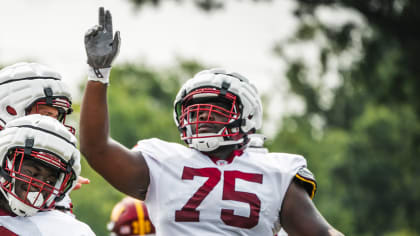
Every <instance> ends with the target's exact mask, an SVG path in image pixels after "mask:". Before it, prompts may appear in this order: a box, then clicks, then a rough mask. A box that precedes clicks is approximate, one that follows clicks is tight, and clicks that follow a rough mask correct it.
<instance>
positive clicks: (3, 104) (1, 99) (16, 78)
mask: <svg viewBox="0 0 420 236" xmlns="http://www.w3.org/2000/svg"><path fill="white" fill-rule="evenodd" d="M71 105H72V102H71V95H70V93H69V89H68V88H67V86H66V84H65V83H63V81H62V80H61V75H60V74H59V73H58V72H56V71H54V70H52V69H51V68H49V67H47V66H45V65H42V64H39V63H28V62H20V63H16V64H13V65H10V66H7V67H5V68H3V69H2V70H0V130H2V129H3V127H4V126H5V125H6V123H8V122H10V121H12V120H14V119H16V118H19V117H23V116H25V115H29V114H41V115H46V116H50V117H53V118H55V119H57V120H59V121H60V122H62V123H63V124H64V125H65V126H66V127H67V128H68V129H69V131H70V132H72V133H73V134H74V133H75V129H74V128H73V127H72V126H71V125H68V124H66V118H67V115H69V114H71V113H72V111H73V109H72V108H71ZM87 183H89V180H88V179H85V178H83V177H81V176H80V177H79V179H78V183H77V184H76V187H75V189H78V188H80V187H81V184H87ZM56 207H57V209H60V210H63V211H68V212H71V211H72V204H71V200H70V197H69V196H66V197H65V198H64V199H63V200H62V201H60V202H57V206H56Z"/></svg>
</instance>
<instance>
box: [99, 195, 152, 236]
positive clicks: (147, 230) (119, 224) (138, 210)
mask: <svg viewBox="0 0 420 236" xmlns="http://www.w3.org/2000/svg"><path fill="white" fill-rule="evenodd" d="M107 228H108V230H109V231H111V235H112V236H129V235H130V236H131V235H154V234H155V227H154V226H153V224H152V222H151V221H150V218H149V213H148V212H147V208H146V205H145V204H144V202H143V201H140V200H138V199H135V198H132V197H125V198H123V199H122V200H121V201H120V202H118V203H117V204H116V205H115V206H114V208H113V209H112V212H111V222H109V223H108V226H107Z"/></svg>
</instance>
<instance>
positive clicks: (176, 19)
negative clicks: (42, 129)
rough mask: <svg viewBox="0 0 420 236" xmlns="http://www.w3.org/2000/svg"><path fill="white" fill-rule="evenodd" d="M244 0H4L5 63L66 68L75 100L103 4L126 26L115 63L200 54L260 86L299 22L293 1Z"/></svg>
mask: <svg viewBox="0 0 420 236" xmlns="http://www.w3.org/2000/svg"><path fill="white" fill-rule="evenodd" d="M186 2H187V1H186ZM244 2H245V3H240V2H239V3H238V2H235V3H231V4H229V5H227V7H226V9H225V10H222V11H217V12H215V13H212V14H204V13H203V12H200V11H199V10H198V9H197V8H195V7H193V6H192V5H190V4H184V5H182V6H177V5H174V4H172V3H165V4H162V6H161V7H160V8H158V9H155V8H152V7H144V8H142V9H141V10H135V8H134V7H133V5H132V4H131V3H130V2H128V0H105V1H103V0H102V1H101V0H89V1H86V0H72V1H57V0H39V1H32V0H13V1H3V2H2V3H1V7H0V29H1V31H0V63H1V64H3V65H8V64H11V63H14V62H17V61H20V60H32V61H38V62H41V63H44V64H47V65H49V66H51V67H53V68H55V69H56V70H58V71H59V72H60V73H61V74H62V75H63V77H64V80H65V81H66V82H67V83H68V84H69V86H70V87H71V88H72V94H74V98H75V99H78V97H79V96H80V95H79V94H77V83H78V82H79V81H80V79H82V78H83V77H84V71H85V68H86V63H85V61H86V56H85V51H84V45H83V35H84V33H85V31H86V30H87V29H88V28H90V27H91V26H93V25H94V24H97V18H98V17H97V14H98V13H97V12H98V7H99V6H104V7H105V8H106V9H109V10H110V11H111V13H112V15H113V19H114V29H118V30H120V31H121V37H122V45H121V51H120V54H119V57H118V58H117V60H116V63H123V62H125V61H136V60H139V59H146V60H147V62H148V63H150V64H152V65H170V64H172V63H173V62H174V60H175V58H176V56H182V57H185V58H195V59H198V60H200V61H202V62H205V63H207V64H211V65H217V66H221V67H226V68H230V69H233V70H237V71H239V72H241V73H243V74H244V75H247V76H248V77H250V78H251V79H252V80H254V81H255V80H256V78H258V81H259V82H258V83H257V86H258V87H260V89H264V88H263V87H264V86H267V85H264V84H266V83H263V82H262V81H266V80H267V78H268V77H273V76H274V75H276V74H278V70H279V68H278V67H279V61H278V59H277V58H275V57H274V56H273V54H272V46H273V44H274V43H275V42H276V40H279V39H282V38H285V37H286V36H288V35H290V34H291V32H292V30H293V28H294V26H295V24H296V23H295V22H294V19H293V17H292V16H291V11H290V9H291V8H292V6H293V3H292V2H291V1H289V0H282V1H274V2H275V3H261V4H252V3H250V1H244ZM254 78H255V79H254ZM111 83H112V82H111Z"/></svg>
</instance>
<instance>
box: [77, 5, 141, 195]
mask: <svg viewBox="0 0 420 236" xmlns="http://www.w3.org/2000/svg"><path fill="white" fill-rule="evenodd" d="M119 45H120V35H119V32H118V31H117V32H116V33H115V36H114V38H113V32H112V18H111V13H110V12H109V11H106V12H105V11H104V9H103V8H102V7H101V8H100V9H99V25H96V26H94V27H93V28H91V29H90V30H88V31H87V33H86V35H85V47H86V53H87V57H88V64H89V66H90V71H89V80H88V82H87V85H86V89H85V91H84V96H83V101H82V107H81V114H80V149H81V152H82V153H83V154H84V156H85V157H86V159H87V160H88V162H89V164H90V166H91V167H92V168H93V169H95V170H96V171H97V172H98V173H99V174H100V175H102V176H103V177H104V178H105V179H106V180H107V181H108V182H109V183H110V184H112V185H113V186H114V187H115V188H117V189H118V190H119V191H121V192H123V193H125V194H128V195H131V196H133V197H136V198H140V199H144V194H145V191H146V189H147V187H148V184H149V171H148V167H147V165H146V162H145V160H144V158H143V156H142V155H141V153H135V152H132V151H131V150H129V149H127V148H126V147H124V146H123V145H121V144H119V143H118V142H116V141H114V140H112V138H111V137H110V136H109V118H108V104H107V88H108V83H109V81H108V78H109V72H110V69H111V63H112V61H113V60H114V59H115V57H116V56H117V54H118V51H119Z"/></svg>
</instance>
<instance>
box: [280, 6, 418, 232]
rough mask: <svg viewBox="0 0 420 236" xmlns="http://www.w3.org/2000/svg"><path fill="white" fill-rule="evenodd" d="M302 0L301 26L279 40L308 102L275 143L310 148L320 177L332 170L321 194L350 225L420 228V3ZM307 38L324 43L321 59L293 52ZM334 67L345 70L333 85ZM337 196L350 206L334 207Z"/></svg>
mask: <svg viewBox="0 0 420 236" xmlns="http://www.w3.org/2000/svg"><path fill="white" fill-rule="evenodd" d="M297 2H298V7H297V8H296V12H295V13H296V14H295V15H296V17H297V18H298V19H299V22H300V26H299V28H298V30H297V31H296V34H295V36H294V37H293V38H292V39H291V40H289V41H287V42H280V43H279V44H278V45H277V46H276V48H275V49H276V51H277V53H279V55H280V56H282V57H283V59H285V60H286V61H287V62H288V66H289V67H288V68H289V69H288V73H287V76H288V81H289V84H290V87H291V90H292V92H293V93H295V94H296V95H298V96H299V97H300V98H301V99H302V100H303V101H304V105H305V111H304V113H303V114H301V115H293V116H290V117H288V118H287V119H286V122H284V124H285V126H283V129H282V130H281V131H280V133H279V134H278V135H277V136H276V138H275V139H274V141H273V143H272V144H275V145H276V146H278V147H283V148H287V149H291V150H292V151H295V152H298V153H303V154H305V155H309V156H307V158H308V161H309V163H310V166H312V167H313V170H314V172H315V173H318V174H320V175H321V176H320V177H321V178H322V179H321V180H322V181H320V183H325V180H324V176H327V177H328V178H330V179H331V181H330V182H328V181H327V182H326V183H327V185H326V186H325V187H326V189H325V191H324V190H322V188H320V189H321V190H320V191H323V192H324V193H328V195H329V197H324V196H325V195H324V194H323V193H320V194H319V195H320V196H318V197H319V198H318V199H315V201H319V202H320V205H321V208H322V209H327V210H326V212H327V214H326V217H327V218H330V219H331V220H330V221H331V222H332V223H333V224H335V225H337V227H338V228H339V229H343V231H344V232H345V233H347V234H349V235H388V234H389V235H419V234H420V233H419V231H418V229H419V228H420V220H419V219H420V217H419V213H418V212H420V206H419V200H418V199H419V195H420V191H419V190H418V188H416V187H414V186H417V185H418V181H417V180H418V178H419V177H420V176H419V173H420V172H419V165H416V164H415V163H416V162H415V161H416V160H415V159H416V157H418V156H419V153H420V152H419V151H420V149H419V147H420V143H419V142H420V132H419V128H418V126H419V124H420V122H419V121H420V119H419V118H420V117H419V116H420V106H419V101H420V98H419V96H420V95H419V93H416V91H417V90H418V88H419V87H420V82H419V80H417V79H416V75H417V74H418V70H419V67H418V65H417V64H416V58H417V55H419V52H420V47H419V46H418V43H416V42H418V41H419V37H420V34H418V32H417V31H418V30H419V29H418V27H412V26H413V25H417V24H418V23H420V17H419V16H418V14H416V10H415V9H419V4H420V3H419V2H418V1H409V0H407V1H398V0H395V1H393V0H389V1H374V0H368V1H347V0H328V1H309V0H297ZM334 11H335V12H340V13H342V14H349V15H353V16H354V15H356V16H357V17H356V18H357V19H359V20H360V19H362V22H363V23H357V21H353V20H347V21H344V22H342V23H341V24H338V23H337V22H335V24H332V22H326V21H325V20H323V15H325V13H328V12H329V13H330V14H333V13H332V12H334ZM350 18H351V17H350ZM353 19H354V17H353ZM308 43H315V44H316V45H318V47H319V53H318V60H319V65H320V66H319V69H318V68H314V67H312V66H311V65H309V64H308V63H306V62H305V60H304V58H299V57H292V56H290V54H288V53H287V48H288V47H291V46H292V47H299V46H302V47H303V46H304V45H305V44H308ZM334 63H335V64H338V66H337V68H332V65H334ZM331 71H332V72H335V73H336V75H337V76H338V78H339V80H340V83H338V85H337V86H336V87H332V88H331V87H328V86H326V84H327V82H328V80H329V79H328V78H329V76H330V75H331V74H330V73H331ZM314 74H315V77H317V80H314V79H313V77H314V76H313V75H314ZM329 93H331V94H332V96H329V100H328V99H327V100H326V99H325V97H326V95H328V94H329ZM314 118H316V119H314ZM316 120H321V121H322V122H314V121H316ZM319 123H321V125H319ZM288 126H290V127H292V128H290V127H288ZM293 127H297V128H293ZM337 134H338V135H339V136H336V135H337ZM331 137H334V139H332V140H331ZM308 139H309V140H308ZM291 143H294V144H295V145H294V146H292V145H291ZM307 143H312V145H311V144H307ZM287 144H290V145H287ZM322 144H328V145H322ZM336 199H339V201H336ZM331 200H332V203H333V204H331V207H333V208H337V209H340V211H341V213H340V212H335V213H334V212H333V211H332V212H331V211H330V210H328V207H327V205H326V203H327V202H328V201H331ZM334 203H336V204H334ZM324 207H325V208H324ZM321 211H322V210H321ZM336 213H337V215H335V214H336Z"/></svg>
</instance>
